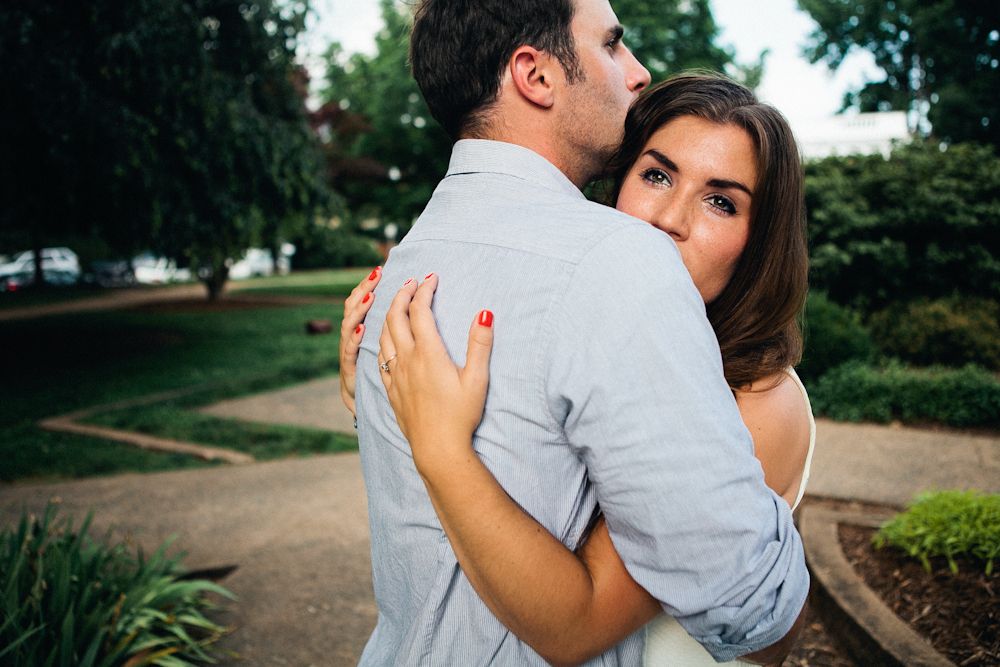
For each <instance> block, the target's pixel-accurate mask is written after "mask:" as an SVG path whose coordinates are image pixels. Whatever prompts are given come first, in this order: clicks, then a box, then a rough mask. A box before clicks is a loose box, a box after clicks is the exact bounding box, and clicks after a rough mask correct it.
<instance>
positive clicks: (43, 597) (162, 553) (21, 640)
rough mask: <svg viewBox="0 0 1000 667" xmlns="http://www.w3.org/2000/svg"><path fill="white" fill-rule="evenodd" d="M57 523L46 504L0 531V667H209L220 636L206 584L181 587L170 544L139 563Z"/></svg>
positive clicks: (121, 547)
mask: <svg viewBox="0 0 1000 667" xmlns="http://www.w3.org/2000/svg"><path fill="white" fill-rule="evenodd" d="M90 519H91V517H90V516H88V517H87V518H86V519H85V520H84V522H83V524H82V525H81V526H80V528H79V530H73V525H72V521H71V520H69V519H60V520H56V509H55V507H54V506H52V505H50V506H49V507H48V508H46V511H45V514H44V516H43V517H42V518H41V519H40V520H39V519H36V518H35V517H28V516H22V517H21V520H20V522H19V524H18V526H17V528H16V529H14V530H6V531H4V532H3V533H0V587H2V589H0V611H2V615H0V619H2V621H0V664H3V665H12V666H24V667H29V666H34V665H60V666H62V665H66V666H69V665H72V666H73V667H78V666H79V667H111V666H113V665H126V666H127V667H138V666H140V665H160V666H162V667H182V666H184V665H197V664H206V663H214V662H216V661H215V659H214V658H213V657H212V655H211V653H210V650H209V649H210V646H211V645H212V644H213V643H215V642H216V641H218V639H219V638H220V637H221V636H222V635H223V634H224V632H225V628H223V627H222V626H220V625H218V624H216V623H214V622H212V621H210V620H209V619H208V618H206V617H205V615H204V612H205V611H207V610H209V609H211V608H213V604H212V603H211V601H209V600H208V599H207V597H206V594H207V593H214V594H217V595H220V596H222V597H226V598H230V599H232V598H233V595H232V593H230V592H229V591H227V590H226V589H224V588H222V587H221V586H218V585H216V584H213V583H211V582H209V581H205V580H189V581H186V580H184V579H183V578H182V577H183V575H184V571H183V569H182V567H181V565H180V558H181V556H171V557H168V556H167V555H166V550H167V548H168V546H169V543H166V544H164V545H163V546H161V547H160V548H159V549H157V551H156V553H154V554H153V555H152V556H150V557H149V558H145V557H144V556H143V554H142V552H141V550H140V551H139V552H138V554H136V555H133V554H132V553H131V549H130V548H129V547H128V545H127V544H124V543H119V544H114V545H108V544H104V543H101V542H97V541H94V540H92V539H91V538H90V537H89V536H88V529H89V527H90Z"/></svg>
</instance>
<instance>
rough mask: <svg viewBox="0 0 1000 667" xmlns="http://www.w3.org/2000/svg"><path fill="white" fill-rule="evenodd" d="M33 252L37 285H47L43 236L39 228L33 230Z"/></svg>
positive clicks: (35, 283)
mask: <svg viewBox="0 0 1000 667" xmlns="http://www.w3.org/2000/svg"><path fill="white" fill-rule="evenodd" d="M31 254H32V256H33V257H34V259H35V282H34V285H35V287H42V286H44V285H45V272H44V271H43V270H42V238H41V234H39V233H38V230H37V228H33V229H32V231H31Z"/></svg>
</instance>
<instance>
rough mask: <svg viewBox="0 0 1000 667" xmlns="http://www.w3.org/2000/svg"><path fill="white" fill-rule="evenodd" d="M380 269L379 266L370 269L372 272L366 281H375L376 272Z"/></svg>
mask: <svg viewBox="0 0 1000 667" xmlns="http://www.w3.org/2000/svg"><path fill="white" fill-rule="evenodd" d="M381 268H382V267H381V266H376V267H375V268H374V269H372V272H371V273H369V274H368V280H375V279H376V278H378V270H379V269H381Z"/></svg>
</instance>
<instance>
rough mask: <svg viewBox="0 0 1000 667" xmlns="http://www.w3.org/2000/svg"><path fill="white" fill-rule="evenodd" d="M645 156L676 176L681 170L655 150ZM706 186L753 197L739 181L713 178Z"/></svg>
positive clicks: (748, 189)
mask: <svg viewBox="0 0 1000 667" xmlns="http://www.w3.org/2000/svg"><path fill="white" fill-rule="evenodd" d="M646 155H648V156H650V157H651V158H653V159H654V160H656V161H657V162H659V163H660V164H662V165H663V166H664V167H666V168H667V169H669V170H671V171H674V172H676V173H678V174H679V173H681V170H680V169H679V168H678V167H677V164H676V163H675V162H674V161H673V160H671V159H670V158H668V157H667V156H666V155H664V154H663V153H661V152H660V151H658V150H656V149H655V148H650V149H649V150H648V151H646ZM708 185H711V186H712V187H713V188H725V189H727V190H733V189H735V190H742V191H743V192H745V193H747V194H748V195H750V196H751V197H753V191H752V190H750V188H748V187H747V186H745V185H744V184H743V183H740V182H739V181H732V180H729V179H726V178H713V179H711V180H709V181H708Z"/></svg>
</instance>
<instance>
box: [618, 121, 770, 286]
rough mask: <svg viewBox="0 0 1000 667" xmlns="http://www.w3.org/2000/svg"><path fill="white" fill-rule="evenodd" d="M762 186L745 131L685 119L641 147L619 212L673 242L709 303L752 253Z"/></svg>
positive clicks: (623, 190) (624, 186)
mask: <svg viewBox="0 0 1000 667" xmlns="http://www.w3.org/2000/svg"><path fill="white" fill-rule="evenodd" d="M756 186H757V157H756V151H755V150H754V145H753V141H752V140H751V139H750V136H749V135H748V134H747V133H746V132H745V131H744V130H742V129H741V128H739V127H737V126H735V125H719V124H718V123H713V122H711V121H707V120H704V119H702V118H698V117H695V116H681V117H679V118H675V119H674V120H672V121H670V122H668V123H667V124H666V125H664V126H663V127H661V128H660V129H659V130H657V131H656V133H655V134H653V136H652V137H650V139H649V141H648V142H647V143H646V145H645V147H643V149H642V154H641V155H640V156H639V159H638V160H636V162H635V164H633V165H632V167H631V169H629V172H628V174H627V175H626V176H625V180H624V182H623V183H622V187H621V190H620V192H619V194H618V209H619V210H620V211H623V212H625V213H628V214H629V215H632V216H635V217H637V218H639V219H640V220H646V221H647V222H649V223H650V224H651V225H653V226H655V227H657V228H659V229H662V230H663V231H665V232H666V233H667V234H670V237H671V238H672V239H673V240H674V242H676V243H677V247H678V249H679V250H680V252H681V258H682V259H683V260H684V266H686V267H687V270H688V271H689V272H690V273H691V278H692V279H693V280H694V284H695V286H696V287H697V288H698V291H699V292H700V293H701V297H702V299H704V300H705V302H706V303H708V302H710V301H712V300H713V299H715V298H716V297H717V296H719V294H720V293H721V292H722V290H723V289H724V288H725V286H726V284H727V283H728V282H729V279H730V278H731V277H732V275H733V269H734V268H735V267H736V262H737V260H739V258H740V255H741V254H742V253H743V248H745V247H746V244H747V238H748V236H749V234H750V204H751V203H752V201H753V192H754V188H756Z"/></svg>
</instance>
